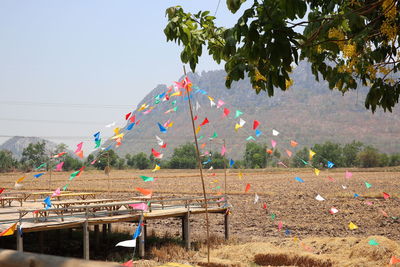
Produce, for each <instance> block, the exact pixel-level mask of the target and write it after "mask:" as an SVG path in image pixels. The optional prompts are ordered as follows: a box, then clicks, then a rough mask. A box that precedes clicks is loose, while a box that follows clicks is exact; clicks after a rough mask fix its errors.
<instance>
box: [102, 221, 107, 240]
mask: <svg viewBox="0 0 400 267" xmlns="http://www.w3.org/2000/svg"><path fill="white" fill-rule="evenodd" d="M102 233H103V234H102V235H103V242H104V241H105V240H106V239H107V224H103V230H102Z"/></svg>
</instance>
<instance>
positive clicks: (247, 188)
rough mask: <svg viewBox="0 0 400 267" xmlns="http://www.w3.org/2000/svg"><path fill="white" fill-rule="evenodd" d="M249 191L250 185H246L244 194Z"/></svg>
mask: <svg viewBox="0 0 400 267" xmlns="http://www.w3.org/2000/svg"><path fill="white" fill-rule="evenodd" d="M249 190H250V184H247V185H246V189H245V190H244V192H245V193H247V192H249Z"/></svg>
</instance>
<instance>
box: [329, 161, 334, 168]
mask: <svg viewBox="0 0 400 267" xmlns="http://www.w3.org/2000/svg"><path fill="white" fill-rule="evenodd" d="M334 165H335V164H334V163H333V162H330V161H328V168H329V169H330V168H332V167H333V166H334Z"/></svg>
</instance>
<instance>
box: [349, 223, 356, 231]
mask: <svg viewBox="0 0 400 267" xmlns="http://www.w3.org/2000/svg"><path fill="white" fill-rule="evenodd" d="M357 228H358V226H357V225H355V224H354V223H352V222H350V223H349V229H350V230H355V229H357Z"/></svg>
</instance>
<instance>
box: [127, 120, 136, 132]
mask: <svg viewBox="0 0 400 267" xmlns="http://www.w3.org/2000/svg"><path fill="white" fill-rule="evenodd" d="M133 126H135V123H134V122H132V123H131V124H129V125H128V127H126V129H127V130H128V131H130V130H132V128H133Z"/></svg>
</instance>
